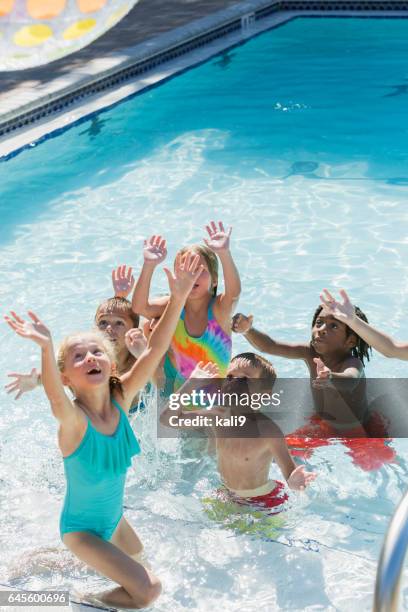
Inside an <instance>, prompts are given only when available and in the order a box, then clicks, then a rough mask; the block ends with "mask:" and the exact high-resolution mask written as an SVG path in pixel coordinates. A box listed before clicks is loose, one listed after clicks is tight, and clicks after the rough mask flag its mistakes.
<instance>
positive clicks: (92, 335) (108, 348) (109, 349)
mask: <svg viewBox="0 0 408 612" xmlns="http://www.w3.org/2000/svg"><path fill="white" fill-rule="evenodd" d="M75 338H78V339H79V338H88V339H94V340H96V342H97V343H98V344H100V345H101V346H102V348H103V350H104V351H105V353H106V354H107V356H108V357H109V360H110V362H111V363H112V364H114V365H115V364H116V357H115V349H114V347H113V345H112V343H111V342H110V340H109V339H108V338H107V336H106V335H105V334H103V333H102V332H101V331H99V330H98V329H96V330H93V331H88V332H78V333H76V334H70V335H69V336H66V337H65V338H64V339H63V341H62V342H61V344H60V346H59V349H58V354H57V366H58V369H59V371H60V372H64V369H65V360H66V357H67V351H68V348H69V346H70V344H71V342H72V341H73V340H75ZM70 389H71V391H72V392H74V390H73V389H72V388H71V387H70ZM109 389H110V392H111V393H112V392H113V391H115V390H118V391H119V393H120V394H121V395H122V396H123V388H122V383H121V380H120V378H119V377H118V376H115V375H114V374H112V375H111V376H110V377H109Z"/></svg>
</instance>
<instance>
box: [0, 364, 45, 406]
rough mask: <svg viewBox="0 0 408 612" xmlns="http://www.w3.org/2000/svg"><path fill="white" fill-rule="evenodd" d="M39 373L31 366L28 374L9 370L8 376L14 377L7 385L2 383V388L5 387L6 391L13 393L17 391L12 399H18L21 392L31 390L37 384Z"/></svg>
mask: <svg viewBox="0 0 408 612" xmlns="http://www.w3.org/2000/svg"><path fill="white" fill-rule="evenodd" d="M39 375H40V373H39V372H38V370H37V369H36V368H33V369H32V370H31V372H30V374H19V373H18V372H11V373H10V374H7V376H9V377H10V378H14V379H15V380H13V381H12V382H11V383H8V385H4V388H5V389H7V393H14V392H16V391H17V395H16V396H15V398H14V399H16V400H18V399H19V398H20V397H21V396H22V395H23V393H27V391H32V390H33V389H35V388H36V387H37V386H38V384H39Z"/></svg>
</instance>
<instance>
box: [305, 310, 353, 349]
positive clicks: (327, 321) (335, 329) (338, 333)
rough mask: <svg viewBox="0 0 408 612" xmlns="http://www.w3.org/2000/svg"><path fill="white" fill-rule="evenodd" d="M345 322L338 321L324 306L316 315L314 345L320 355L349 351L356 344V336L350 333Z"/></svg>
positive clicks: (313, 333) (313, 335) (313, 330)
mask: <svg viewBox="0 0 408 612" xmlns="http://www.w3.org/2000/svg"><path fill="white" fill-rule="evenodd" d="M348 331H349V328H348V327H347V325H345V323H342V322H341V321H338V320H337V319H335V318H334V317H333V315H332V314H330V312H329V311H328V310H325V309H324V308H323V309H322V310H321V312H320V313H319V314H318V315H317V316H316V320H315V322H314V325H313V327H312V346H313V348H314V349H315V351H316V353H317V354H318V355H330V354H334V353H340V352H345V353H348V352H349V351H351V349H352V348H353V347H354V346H356V341H357V339H356V336H355V334H353V333H348Z"/></svg>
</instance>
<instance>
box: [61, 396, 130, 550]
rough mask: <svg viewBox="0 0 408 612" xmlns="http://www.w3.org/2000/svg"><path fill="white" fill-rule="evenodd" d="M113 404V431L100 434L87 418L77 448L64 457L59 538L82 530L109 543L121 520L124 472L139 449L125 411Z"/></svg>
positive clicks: (115, 403) (114, 402)
mask: <svg viewBox="0 0 408 612" xmlns="http://www.w3.org/2000/svg"><path fill="white" fill-rule="evenodd" d="M112 403H113V405H114V406H115V407H116V408H117V409H118V410H119V413H120V414H119V423H118V426H117V428H116V431H115V432H114V433H113V434H112V435H105V434H102V433H100V432H99V431H97V430H96V429H95V427H94V426H93V425H92V423H91V421H90V420H89V419H88V426H87V429H86V432H85V435H84V437H83V438H82V441H81V443H80V445H79V446H78V448H77V449H76V450H75V451H74V452H73V453H72V454H71V455H68V457H64V470H65V476H66V479H67V490H66V494H65V501H64V507H63V509H62V514H61V518H60V533H61V538H62V537H63V536H64V534H65V533H70V532H73V531H85V532H87V533H92V534H94V535H96V536H99V537H100V538H102V539H103V540H110V539H111V537H112V534H113V532H114V531H115V529H116V527H117V525H118V523H119V521H120V519H121V518H122V514H123V495H124V489H125V479H126V471H127V469H128V467H129V466H130V464H131V459H132V457H133V456H134V455H137V454H138V453H140V446H139V444H138V441H137V440H136V437H135V434H134V433H133V430H132V428H131V426H130V425H129V421H128V418H127V416H126V414H125V412H124V411H123V410H122V408H121V407H120V406H119V404H118V403H117V402H116V401H115V400H114V399H113V398H112ZM87 418H88V417H87Z"/></svg>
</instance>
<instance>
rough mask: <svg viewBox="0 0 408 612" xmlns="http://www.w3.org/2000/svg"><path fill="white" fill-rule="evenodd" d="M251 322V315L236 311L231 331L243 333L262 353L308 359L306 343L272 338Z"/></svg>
mask: <svg viewBox="0 0 408 612" xmlns="http://www.w3.org/2000/svg"><path fill="white" fill-rule="evenodd" d="M252 322H253V316H252V315H249V316H248V317H247V316H245V315H243V314H241V313H239V312H238V313H237V314H236V315H235V316H234V317H233V319H232V331H234V332H236V333H238V334H243V335H244V336H245V338H246V339H247V340H248V342H249V343H250V344H251V345H252V346H253V347H255V348H256V349H258V351H262V352H263V353H268V354H269V355H278V356H279V357H286V358H287V359H304V360H308V359H310V358H311V349H310V346H309V345H308V344H291V343H289V342H279V341H278V340H273V339H272V338H271V337H270V336H268V335H267V334H264V333H263V332H261V331H258V330H257V329H255V328H254V327H253V326H252Z"/></svg>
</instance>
